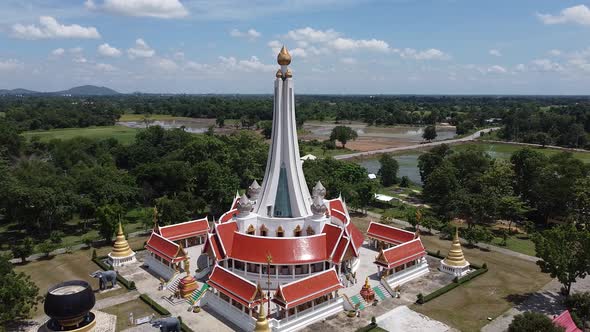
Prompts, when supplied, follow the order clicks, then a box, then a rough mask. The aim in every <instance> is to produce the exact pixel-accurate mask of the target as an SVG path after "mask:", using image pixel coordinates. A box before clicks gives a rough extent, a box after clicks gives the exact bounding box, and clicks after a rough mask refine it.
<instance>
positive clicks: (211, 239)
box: [203, 234, 224, 260]
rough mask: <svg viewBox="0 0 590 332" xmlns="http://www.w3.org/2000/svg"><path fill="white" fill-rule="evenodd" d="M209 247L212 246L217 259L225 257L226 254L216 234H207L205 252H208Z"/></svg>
mask: <svg viewBox="0 0 590 332" xmlns="http://www.w3.org/2000/svg"><path fill="white" fill-rule="evenodd" d="M209 248H211V251H212V252H213V256H215V259H216V260H219V259H223V257H224V256H223V253H222V249H221V246H220V245H219V241H217V236H215V235H214V234H209V235H207V241H206V242H205V245H204V246H203V253H206V252H207V251H208V250H209Z"/></svg>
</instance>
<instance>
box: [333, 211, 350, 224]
mask: <svg viewBox="0 0 590 332" xmlns="http://www.w3.org/2000/svg"><path fill="white" fill-rule="evenodd" d="M330 215H331V216H332V217H334V218H338V220H340V221H341V222H342V223H343V224H346V222H347V221H348V218H346V214H344V212H340V211H338V210H331V211H330Z"/></svg>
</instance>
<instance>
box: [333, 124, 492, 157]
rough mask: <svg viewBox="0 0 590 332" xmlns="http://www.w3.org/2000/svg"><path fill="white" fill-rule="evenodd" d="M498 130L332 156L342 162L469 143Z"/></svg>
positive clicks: (484, 130) (480, 131)
mask: <svg viewBox="0 0 590 332" xmlns="http://www.w3.org/2000/svg"><path fill="white" fill-rule="evenodd" d="M498 129H500V127H495V128H486V129H482V130H478V131H476V132H475V133H473V134H471V135H469V136H465V137H462V138H457V139H449V140H444V141H435V142H431V143H424V144H414V145H407V146H399V147H395V148H387V149H379V150H371V151H364V152H355V153H349V154H341V155H338V156H334V159H339V160H343V159H350V158H356V157H364V156H373V155H378V154H382V153H390V152H398V151H406V150H415V149H422V148H429V147H433V146H437V145H442V144H455V143H462V142H469V141H473V140H475V139H476V138H478V137H479V136H481V133H489V132H490V131H493V130H498Z"/></svg>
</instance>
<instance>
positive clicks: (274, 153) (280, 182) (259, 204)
mask: <svg viewBox="0 0 590 332" xmlns="http://www.w3.org/2000/svg"><path fill="white" fill-rule="evenodd" d="M277 62H278V63H279V64H280V65H281V70H280V71H281V73H282V74H283V75H279V73H278V72H277V75H276V80H275V89H274V110H273V124H272V137H271V146H270V149H269V152H268V161H267V164H266V171H265V174H264V180H263V182H262V190H261V193H260V198H259V199H258V200H257V201H256V205H255V207H254V211H255V212H256V213H257V214H258V215H261V216H265V217H278V218H295V217H305V216H309V215H311V214H312V213H311V196H310V194H309V189H308V188H307V183H306V182H305V178H304V176H303V169H302V167H301V159H300V156H299V143H298V142H297V127H296V122H295V97H294V92H293V78H292V73H291V70H290V69H289V68H288V66H289V64H290V63H291V55H290V54H289V52H288V51H287V49H286V48H285V47H283V48H282V49H281V52H280V53H279V55H278V56H277Z"/></svg>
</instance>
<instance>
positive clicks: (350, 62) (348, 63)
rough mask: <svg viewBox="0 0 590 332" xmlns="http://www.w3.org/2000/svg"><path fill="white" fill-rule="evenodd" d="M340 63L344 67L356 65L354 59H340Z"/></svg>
mask: <svg viewBox="0 0 590 332" xmlns="http://www.w3.org/2000/svg"><path fill="white" fill-rule="evenodd" d="M340 62H342V63H343V64H345V65H354V64H356V59H355V58H342V59H340Z"/></svg>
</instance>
